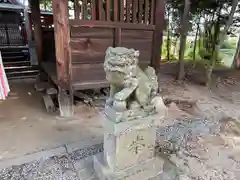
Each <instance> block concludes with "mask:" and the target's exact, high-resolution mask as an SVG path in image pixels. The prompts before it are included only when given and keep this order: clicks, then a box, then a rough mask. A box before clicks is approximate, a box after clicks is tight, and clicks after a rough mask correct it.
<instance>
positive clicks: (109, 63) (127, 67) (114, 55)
mask: <svg viewBox="0 0 240 180" xmlns="http://www.w3.org/2000/svg"><path fill="white" fill-rule="evenodd" d="M138 57H139V52H138V51H135V50H134V49H127V48H123V47H118V48H112V47H109V48H108V49H107V51H106V56H105V61H104V70H105V71H106V72H120V73H124V74H128V73H130V72H131V71H132V68H133V67H136V65H137V64H138Z"/></svg>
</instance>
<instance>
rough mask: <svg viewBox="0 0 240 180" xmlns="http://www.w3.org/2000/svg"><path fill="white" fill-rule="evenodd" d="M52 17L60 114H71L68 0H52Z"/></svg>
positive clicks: (71, 93) (66, 115)
mask: <svg viewBox="0 0 240 180" xmlns="http://www.w3.org/2000/svg"><path fill="white" fill-rule="evenodd" d="M52 5H53V18H54V33H55V49H56V66H57V78H58V90H59V92H58V102H59V109H60V115H61V116H63V117H71V116H72V115H73V90H72V86H71V53H70V46H69V42H70V27H69V20H68V0H53V1H52Z"/></svg>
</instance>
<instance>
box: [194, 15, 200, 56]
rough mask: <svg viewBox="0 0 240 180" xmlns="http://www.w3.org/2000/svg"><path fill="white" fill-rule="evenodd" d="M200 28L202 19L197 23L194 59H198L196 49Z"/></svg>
mask: <svg viewBox="0 0 240 180" xmlns="http://www.w3.org/2000/svg"><path fill="white" fill-rule="evenodd" d="M199 29H200V20H199V22H198V24H197V30H196V34H195V40H194V46H193V61H195V60H196V49H197V40H198V32H199Z"/></svg>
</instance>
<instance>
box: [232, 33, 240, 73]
mask: <svg viewBox="0 0 240 180" xmlns="http://www.w3.org/2000/svg"><path fill="white" fill-rule="evenodd" d="M239 53H240V35H239V38H238V44H237V48H236V52H235V55H234V59H233V63H232V68H234V69H238V68H239V65H240V64H239V62H238V59H239Z"/></svg>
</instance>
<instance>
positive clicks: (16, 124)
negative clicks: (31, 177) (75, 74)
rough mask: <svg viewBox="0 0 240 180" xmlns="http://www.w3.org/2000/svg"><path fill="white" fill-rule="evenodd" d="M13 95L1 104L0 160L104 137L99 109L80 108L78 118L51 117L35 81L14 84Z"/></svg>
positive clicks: (12, 83) (11, 83)
mask: <svg viewBox="0 0 240 180" xmlns="http://www.w3.org/2000/svg"><path fill="white" fill-rule="evenodd" d="M10 86H11V93H10V95H9V97H8V98H7V100H6V101H0V160H4V159H8V158H13V157H19V156H21V155H25V154H29V153H33V152H37V151H40V150H46V149H51V148H55V147H58V146H61V145H63V144H67V143H70V142H75V141H79V140H82V139H87V138H94V137H97V136H101V134H102V130H101V118H102V116H101V114H100V112H99V111H98V110H97V108H88V107H87V106H86V105H79V106H76V108H75V111H76V113H75V117H74V118H72V119H67V120H66V119H62V118H60V117H59V116H58V112H56V113H51V114H49V113H47V112H46V109H45V107H44V104H43V100H42V97H41V93H39V92H36V90H35V89H34V81H11V82H10Z"/></svg>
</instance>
